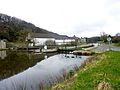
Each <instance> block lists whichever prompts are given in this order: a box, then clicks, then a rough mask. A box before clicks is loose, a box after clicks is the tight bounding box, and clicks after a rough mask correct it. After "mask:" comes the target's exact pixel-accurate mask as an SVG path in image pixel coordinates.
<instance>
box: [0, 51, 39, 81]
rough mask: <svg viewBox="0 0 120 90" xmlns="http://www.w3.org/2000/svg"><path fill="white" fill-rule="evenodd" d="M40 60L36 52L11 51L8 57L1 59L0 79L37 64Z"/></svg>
mask: <svg viewBox="0 0 120 90" xmlns="http://www.w3.org/2000/svg"><path fill="white" fill-rule="evenodd" d="M37 62H38V61H37V60H36V59H35V56H34V54H32V53H31V55H29V54H27V53H21V52H9V54H8V55H7V57H5V58H4V59H3V60H0V79H3V78H7V77H10V76H12V75H14V74H17V73H19V72H22V71H24V70H25V69H27V68H28V67H31V66H33V65H35V64H36V63H37Z"/></svg>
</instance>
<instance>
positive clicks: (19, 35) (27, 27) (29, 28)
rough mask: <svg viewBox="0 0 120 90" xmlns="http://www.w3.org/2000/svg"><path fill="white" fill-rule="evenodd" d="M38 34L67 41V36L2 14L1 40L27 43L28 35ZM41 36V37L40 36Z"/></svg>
mask: <svg viewBox="0 0 120 90" xmlns="http://www.w3.org/2000/svg"><path fill="white" fill-rule="evenodd" d="M33 32H34V33H38V34H43V35H47V36H49V37H51V38H56V39H61V38H63V39H65V38H69V37H68V36H66V35H59V34H57V33H53V32H50V31H48V30H45V29H42V28H39V27H36V26H35V25H34V24H32V23H29V22H26V21H24V20H21V19H18V18H16V17H11V16H8V15H5V14H1V13H0V39H6V40H8V41H10V42H16V41H25V38H26V36H27V34H28V33H33ZM38 36H39V35H38Z"/></svg>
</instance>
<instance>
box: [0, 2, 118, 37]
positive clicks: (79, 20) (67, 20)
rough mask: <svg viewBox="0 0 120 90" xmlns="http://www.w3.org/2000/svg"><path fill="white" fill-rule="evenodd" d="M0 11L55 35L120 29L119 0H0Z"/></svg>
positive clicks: (95, 32)
mask: <svg viewBox="0 0 120 90" xmlns="http://www.w3.org/2000/svg"><path fill="white" fill-rule="evenodd" d="M0 11H1V13H5V14H8V15H11V16H15V17H18V18H21V19H23V20H26V21H28V22H31V23H33V24H35V25H36V26H38V27H41V28H45V29H47V30H49V31H53V32H56V33H59V34H66V35H70V36H73V35H76V36H79V37H81V36H83V37H87V36H88V37H90V36H93V35H95V36H96V35H99V33H100V32H102V31H104V32H106V33H109V34H112V35H114V34H116V33H118V32H119V30H120V26H119V23H120V1H119V0H2V1H1V3H0Z"/></svg>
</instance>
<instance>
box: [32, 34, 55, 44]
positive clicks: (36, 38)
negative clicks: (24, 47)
mask: <svg viewBox="0 0 120 90" xmlns="http://www.w3.org/2000/svg"><path fill="white" fill-rule="evenodd" d="M31 37H32V39H31V41H32V42H33V43H32V44H31V46H33V45H34V46H40V45H45V42H46V41H47V40H52V41H55V38H52V37H51V36H49V34H41V33H34V34H32V35H31Z"/></svg>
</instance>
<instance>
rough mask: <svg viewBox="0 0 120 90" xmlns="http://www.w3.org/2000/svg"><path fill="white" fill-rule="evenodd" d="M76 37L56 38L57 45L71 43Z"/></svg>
mask: <svg viewBox="0 0 120 90" xmlns="http://www.w3.org/2000/svg"><path fill="white" fill-rule="evenodd" d="M74 41H75V39H56V40H55V42H56V44H57V45H62V44H69V43H71V42H74Z"/></svg>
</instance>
